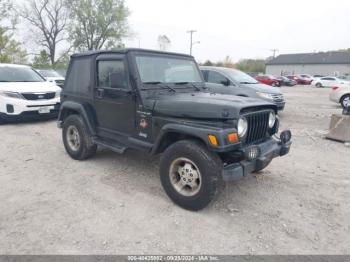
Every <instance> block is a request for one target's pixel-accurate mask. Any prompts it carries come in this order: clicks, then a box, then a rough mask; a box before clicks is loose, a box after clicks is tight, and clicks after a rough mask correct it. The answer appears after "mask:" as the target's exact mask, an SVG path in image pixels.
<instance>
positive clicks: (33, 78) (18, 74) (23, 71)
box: [0, 66, 45, 82]
mask: <svg viewBox="0 0 350 262" xmlns="http://www.w3.org/2000/svg"><path fill="white" fill-rule="evenodd" d="M44 81H45V80H44V79H43V78H42V77H41V76H40V75H39V74H38V73H37V72H35V71H34V70H33V69H31V68H29V67H14V66H1V67H0V82H44Z"/></svg>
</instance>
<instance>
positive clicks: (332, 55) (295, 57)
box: [266, 51, 350, 65]
mask: <svg viewBox="0 0 350 262" xmlns="http://www.w3.org/2000/svg"><path fill="white" fill-rule="evenodd" d="M300 64H302V65H305V64H350V52H346V51H342V52H340V51H339V52H320V53H304V54H285V55H279V56H277V57H276V58H274V59H272V60H271V61H269V62H267V63H266V65H300Z"/></svg>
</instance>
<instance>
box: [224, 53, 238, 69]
mask: <svg viewBox="0 0 350 262" xmlns="http://www.w3.org/2000/svg"><path fill="white" fill-rule="evenodd" d="M223 65H224V67H228V68H235V64H234V63H233V62H232V59H231V57H230V56H226V57H225V59H224V61H223Z"/></svg>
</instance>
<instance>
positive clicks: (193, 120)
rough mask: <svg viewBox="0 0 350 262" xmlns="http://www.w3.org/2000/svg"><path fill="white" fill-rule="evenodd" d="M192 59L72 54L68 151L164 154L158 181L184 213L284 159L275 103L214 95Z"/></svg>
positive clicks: (64, 112) (286, 138)
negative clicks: (226, 184)
mask: <svg viewBox="0 0 350 262" xmlns="http://www.w3.org/2000/svg"><path fill="white" fill-rule="evenodd" d="M208 90H209V89H208V86H207V85H206V84H205V82H204V80H203V76H202V74H201V72H200V70H199V68H198V65H197V64H196V62H195V60H194V58H193V57H192V56H189V55H183V54H176V53H168V52H158V51H151V50H143V49H122V50H115V51H94V52H87V53H83V54H75V55H73V56H72V57H71V60H70V65H69V68H68V72H67V78H66V82H65V85H64V88H63V90H62V93H61V103H62V104H61V108H60V113H59V118H58V125H59V127H62V138H63V143H64V146H65V149H66V151H67V153H68V154H69V155H70V156H71V157H72V158H73V159H76V160H83V159H86V158H89V157H91V156H93V155H94V154H95V153H96V148H97V146H102V147H107V148H109V149H111V150H113V151H115V152H118V153H123V152H124V151H125V150H126V149H128V148H133V149H139V150H143V151H145V152H147V153H150V154H162V156H161V161H160V178H161V183H162V185H163V187H164V190H165V191H166V193H167V194H168V196H169V197H170V198H171V199H172V200H173V201H174V202H175V203H177V204H178V205H180V206H181V207H184V208H186V209H191V210H199V209H201V208H204V207H205V206H206V205H207V204H209V202H210V201H211V200H212V198H213V197H214V195H215V193H216V192H217V191H218V188H219V184H220V183H222V182H223V181H232V180H236V179H239V178H241V177H243V176H245V175H247V174H249V173H252V172H257V171H259V170H262V169H263V168H265V167H266V166H267V165H268V164H269V163H270V162H271V160H272V159H273V158H275V157H277V156H282V155H285V154H287V153H288V152H289V148H290V145H291V141H290V139H291V134H290V132H289V131H284V132H282V133H281V135H280V138H277V137H276V136H274V135H275V134H276V133H277V132H278V127H279V120H278V117H277V116H276V113H277V108H276V105H274V104H271V103H268V102H266V101H263V100H259V99H253V98H246V97H238V96H232V95H223V94H216V93H211V92H209V91H208Z"/></svg>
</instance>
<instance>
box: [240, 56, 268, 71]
mask: <svg viewBox="0 0 350 262" xmlns="http://www.w3.org/2000/svg"><path fill="white" fill-rule="evenodd" d="M265 63H266V61H265V60H264V59H242V60H240V61H239V62H238V63H237V64H236V67H237V69H239V70H242V71H245V72H256V73H262V72H265V67H266V66H265Z"/></svg>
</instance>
